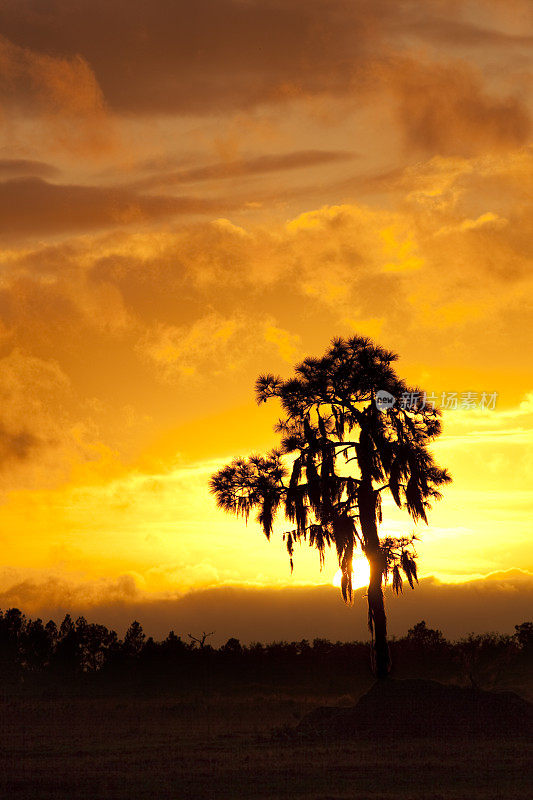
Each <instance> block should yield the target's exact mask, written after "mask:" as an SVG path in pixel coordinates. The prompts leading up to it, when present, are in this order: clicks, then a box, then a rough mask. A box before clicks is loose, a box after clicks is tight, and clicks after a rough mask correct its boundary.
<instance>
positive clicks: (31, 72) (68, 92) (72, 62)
mask: <svg viewBox="0 0 533 800" xmlns="http://www.w3.org/2000/svg"><path fill="white" fill-rule="evenodd" d="M53 49H54V48H52V50H53ZM43 50H44V51H47V50H48V51H49V50H50V48H48V47H44V48H43ZM0 67H1V69H0V109H1V111H2V112H3V115H4V116H7V115H9V117H10V119H11V118H12V116H13V113H15V114H19V115H22V117H24V116H26V115H28V114H29V115H36V116H37V117H39V118H41V120H42V121H43V122H44V123H45V126H46V128H47V129H48V132H49V133H50V132H51V131H52V132H53V134H54V136H55V137H56V138H57V139H59V140H60V141H61V144H62V146H63V147H65V148H67V149H70V150H74V151H75V150H79V149H83V150H84V151H85V152H86V153H90V152H92V151H96V152H99V151H101V150H109V149H110V148H111V147H112V146H113V145H114V143H115V142H114V131H113V129H112V127H111V125H110V121H109V118H108V115H107V111H106V106H105V101H104V98H103V95H102V92H101V90H100V87H99V85H98V81H97V80H96V78H95V76H94V73H93V71H92V69H91V67H90V66H89V64H88V63H87V61H86V60H85V59H84V58H83V57H82V56H80V55H78V54H72V55H67V56H59V55H54V56H52V55H49V54H48V52H37V51H35V50H33V49H31V48H30V47H25V46H20V45H17V44H14V43H13V42H11V41H9V40H8V39H7V38H6V37H5V36H0ZM11 121H12V120H11Z"/></svg>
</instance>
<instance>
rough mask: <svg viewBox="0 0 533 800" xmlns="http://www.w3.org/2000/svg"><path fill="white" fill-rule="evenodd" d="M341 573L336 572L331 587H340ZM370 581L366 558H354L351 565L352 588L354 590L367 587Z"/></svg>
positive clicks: (339, 571) (368, 565)
mask: <svg viewBox="0 0 533 800" xmlns="http://www.w3.org/2000/svg"><path fill="white" fill-rule="evenodd" d="M341 578H342V572H341V570H340V569H339V570H337V572H336V573H335V577H334V578H333V586H338V587H340V585H341ZM369 580H370V564H369V563H368V561H367V560H366V558H354V561H353V565H352V587H353V588H354V589H361V587H363V586H368V582H369Z"/></svg>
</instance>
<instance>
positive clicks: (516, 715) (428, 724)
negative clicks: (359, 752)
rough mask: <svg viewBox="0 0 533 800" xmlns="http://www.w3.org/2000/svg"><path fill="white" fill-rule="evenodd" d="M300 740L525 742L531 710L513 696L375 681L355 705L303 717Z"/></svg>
mask: <svg viewBox="0 0 533 800" xmlns="http://www.w3.org/2000/svg"><path fill="white" fill-rule="evenodd" d="M297 732H298V734H300V735H304V736H308V735H319V736H320V735H322V736H334V737H343V736H364V737H365V738H367V737H373V736H376V737H380V738H383V737H397V736H424V737H435V736H436V737H446V738H448V737H468V738H470V737H476V738H483V737H491V738H492V737H497V738H499V737H506V738H508V737H520V738H522V737H531V736H532V734H533V706H532V704H531V703H529V702H528V701H527V700H524V699H523V698H522V697H519V695H517V694H515V693H514V692H485V691H481V690H479V689H473V688H467V687H466V688H465V687H462V686H450V685H445V684H442V683H438V682H437V681H428V680H395V679H388V680H385V681H378V682H376V683H375V684H374V685H373V686H372V688H371V689H370V690H369V691H368V692H367V693H366V694H365V695H363V696H362V697H361V698H360V699H359V701H358V702H357V703H356V705H355V706H352V707H350V708H337V707H328V706H325V707H321V708H316V709H315V710H314V711H312V712H311V713H310V714H307V715H306V716H305V717H304V718H303V719H302V720H301V722H300V724H299V725H298V728H297Z"/></svg>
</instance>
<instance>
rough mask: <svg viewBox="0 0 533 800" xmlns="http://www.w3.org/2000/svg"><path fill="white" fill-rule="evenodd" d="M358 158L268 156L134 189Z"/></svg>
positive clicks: (311, 153)
mask: <svg viewBox="0 0 533 800" xmlns="http://www.w3.org/2000/svg"><path fill="white" fill-rule="evenodd" d="M354 157H355V156H354V154H351V153H345V152H341V151H328V150H303V151H299V152H293V153H282V154H281V155H265V156H258V157H257V158H249V159H239V160H238V161H227V162H221V163H218V164H208V165H206V166H204V167H196V168H194V169H185V170H180V171H177V172H170V173H168V172H167V173H163V174H159V175H153V176H151V177H148V178H145V179H143V180H141V181H138V182H136V183H135V184H134V186H135V188H137V189H150V188H152V187H154V186H173V185H175V184H180V183H196V182H197V181H209V180H224V179H226V178H239V177H240V178H245V177H246V176H248V175H261V174H265V173H268V172H281V171H284V170H290V169H300V168H302V167H315V166H320V165H321V164H329V163H331V162H335V161H348V160H350V159H352V158H354Z"/></svg>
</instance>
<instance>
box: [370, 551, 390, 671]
mask: <svg viewBox="0 0 533 800" xmlns="http://www.w3.org/2000/svg"><path fill="white" fill-rule="evenodd" d="M368 560H369V562H370V583H369V584H368V622H369V625H370V626H371V631H372V633H373V638H374V644H373V662H374V664H373V665H374V672H375V674H376V677H377V678H380V679H381V678H386V677H387V675H388V674H389V670H390V655H389V645H388V643H387V617H386V614H385V603H384V600H383V589H382V588H381V581H382V577H383V556H382V554H381V552H378V553H375V554H373V555H370V554H369V555H368Z"/></svg>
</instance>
